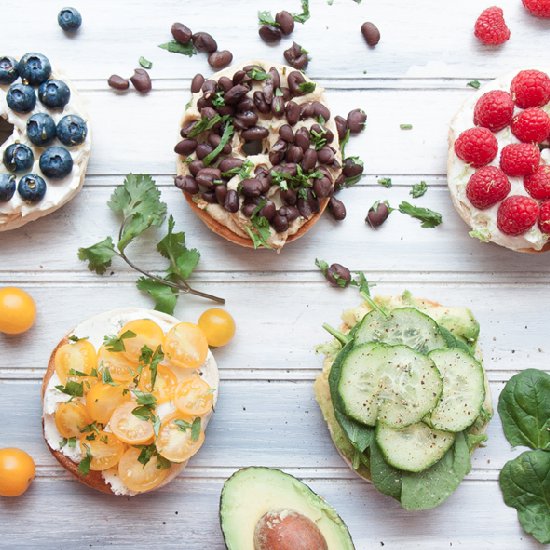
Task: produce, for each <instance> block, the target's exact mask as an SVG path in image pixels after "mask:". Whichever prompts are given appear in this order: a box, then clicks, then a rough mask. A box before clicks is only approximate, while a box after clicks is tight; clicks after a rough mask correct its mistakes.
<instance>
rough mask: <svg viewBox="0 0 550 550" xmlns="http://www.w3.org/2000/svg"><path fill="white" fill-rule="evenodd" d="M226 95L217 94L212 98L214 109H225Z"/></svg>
mask: <svg viewBox="0 0 550 550" xmlns="http://www.w3.org/2000/svg"><path fill="white" fill-rule="evenodd" d="M223 96H224V93H223V92H216V93H215V94H214V97H213V98H212V105H213V106H214V107H224V106H225V99H224V97H223Z"/></svg>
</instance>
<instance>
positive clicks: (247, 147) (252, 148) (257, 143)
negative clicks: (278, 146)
mask: <svg viewBox="0 0 550 550" xmlns="http://www.w3.org/2000/svg"><path fill="white" fill-rule="evenodd" d="M242 150H243V153H244V154H245V155H246V156H247V157H253V156H254V155H261V154H262V152H263V150H264V147H263V142H262V140H260V139H256V140H253V141H245V142H244V143H243V145H242Z"/></svg>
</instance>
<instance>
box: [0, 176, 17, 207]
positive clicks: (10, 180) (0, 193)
mask: <svg viewBox="0 0 550 550" xmlns="http://www.w3.org/2000/svg"><path fill="white" fill-rule="evenodd" d="M14 193H15V176H14V175H13V174H0V202H7V201H9V200H10V199H11V198H12V197H13V194H14Z"/></svg>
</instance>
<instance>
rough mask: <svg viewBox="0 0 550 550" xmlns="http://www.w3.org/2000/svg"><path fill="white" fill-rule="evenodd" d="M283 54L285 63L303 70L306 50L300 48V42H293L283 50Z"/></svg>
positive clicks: (306, 60)
mask: <svg viewBox="0 0 550 550" xmlns="http://www.w3.org/2000/svg"><path fill="white" fill-rule="evenodd" d="M283 55H284V58H285V59H286V61H287V63H288V64H289V65H291V66H292V67H294V68H295V69H298V70H303V69H305V68H306V67H307V64H308V57H307V52H306V51H305V50H304V49H303V48H302V46H300V44H297V43H296V42H293V43H292V46H291V47H290V48H288V50H285V51H284V52H283Z"/></svg>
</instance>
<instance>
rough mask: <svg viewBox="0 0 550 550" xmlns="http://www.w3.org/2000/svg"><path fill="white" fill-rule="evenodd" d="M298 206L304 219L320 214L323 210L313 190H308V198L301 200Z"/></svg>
mask: <svg viewBox="0 0 550 550" xmlns="http://www.w3.org/2000/svg"><path fill="white" fill-rule="evenodd" d="M296 205H297V207H298V210H299V211H300V214H301V215H302V216H303V217H304V218H310V217H311V216H312V215H313V214H318V213H319V212H320V210H321V205H320V204H319V199H317V197H315V195H314V194H313V191H312V190H311V189H308V190H307V198H305V199H304V198H299V199H298V201H297V203H296Z"/></svg>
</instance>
